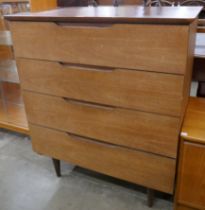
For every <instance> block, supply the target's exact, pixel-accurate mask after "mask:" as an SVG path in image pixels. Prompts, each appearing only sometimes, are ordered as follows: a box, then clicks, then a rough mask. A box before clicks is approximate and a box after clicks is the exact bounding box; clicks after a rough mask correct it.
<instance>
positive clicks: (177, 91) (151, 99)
mask: <svg viewBox="0 0 205 210" xmlns="http://www.w3.org/2000/svg"><path fill="white" fill-rule="evenodd" d="M18 69H19V73H20V77H21V84H22V88H23V89H25V90H30V91H35V92H40V93H46V94H50V95H56V96H61V97H68V98H74V99H77V100H84V101H91V102H95V103H100V104H105V105H113V106H117V107H126V108H132V109H137V110H142V111H148V112H155V113H161V114H168V115H172V116H180V114H181V110H182V106H183V102H182V99H183V80H184V76H180V75H170V74H164V73H154V72H145V71H135V70H134V71H133V70H126V69H117V68H97V67H93V66H77V65H75V66H73V65H66V64H60V63H58V62H46V61H38V60H30V59H18Z"/></svg>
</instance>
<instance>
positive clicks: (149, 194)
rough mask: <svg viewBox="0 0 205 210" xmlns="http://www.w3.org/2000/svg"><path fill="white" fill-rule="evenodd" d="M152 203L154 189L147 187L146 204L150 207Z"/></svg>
mask: <svg viewBox="0 0 205 210" xmlns="http://www.w3.org/2000/svg"><path fill="white" fill-rule="evenodd" d="M153 204H154V190H152V189H150V188H147V205H148V206H149V207H152V206H153Z"/></svg>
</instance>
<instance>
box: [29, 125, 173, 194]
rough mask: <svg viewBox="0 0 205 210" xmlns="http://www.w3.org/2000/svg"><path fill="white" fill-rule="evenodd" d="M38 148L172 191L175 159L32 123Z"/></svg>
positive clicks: (102, 170)
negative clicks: (96, 140)
mask: <svg viewBox="0 0 205 210" xmlns="http://www.w3.org/2000/svg"><path fill="white" fill-rule="evenodd" d="M30 129H31V136H32V144H33V148H34V150H35V151H36V152H38V153H40V154H44V155H48V156H51V157H54V158H57V159H61V160H65V161H69V162H71V163H73V164H76V165H79V166H81V167H85V168H89V169H92V170H95V171H98V172H101V173H104V174H107V175H111V176H114V177H117V178H120V179H124V180H128V181H131V182H134V183H137V184H140V185H144V186H146V187H150V188H153V189H156V190H160V191H163V192H168V193H172V192H173V185H174V176H175V160H174V159H170V158H166V157H161V156H157V155H153V154H149V153H145V152H140V151H134V150H130V149H126V148H122V147H118V146H113V145H108V144H105V143H100V142H95V141H92V140H88V139H85V138H80V137H76V136H74V135H69V134H67V133H65V132H59V131H54V130H51V129H47V128H41V127H39V126H34V125H30Z"/></svg>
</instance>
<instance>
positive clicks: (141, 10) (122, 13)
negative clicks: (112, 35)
mask: <svg viewBox="0 0 205 210" xmlns="http://www.w3.org/2000/svg"><path fill="white" fill-rule="evenodd" d="M201 10H202V7H143V6H119V7H113V6H99V7H69V8H58V9H55V10H50V11H44V12H36V13H19V14H14V15H8V16H6V19H8V20H10V21H56V22H61V21H62V22H65V21H67V22H95V23H96V22H98V23H102V22H106V23H159V24H163V23H166V24H189V23H190V22H192V21H193V20H195V19H196V18H197V17H198V15H199V12H200V11H201Z"/></svg>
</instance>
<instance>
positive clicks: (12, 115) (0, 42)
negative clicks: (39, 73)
mask: <svg viewBox="0 0 205 210" xmlns="http://www.w3.org/2000/svg"><path fill="white" fill-rule="evenodd" d="M5 2H6V3H5ZM27 10H28V1H25V0H24V1H22V0H19V1H17V0H10V1H8V0H7V1H0V12H1V24H0V93H1V94H0V128H6V129H9V130H13V131H17V132H21V133H28V124H27V118H26V114H25V109H24V103H23V99H22V96H21V91H20V84H19V78H18V72H17V67H16V63H15V60H14V55H13V47H12V40H11V34H10V31H9V30H8V27H7V24H6V22H5V20H4V18H3V15H4V14H11V13H16V12H23V11H27Z"/></svg>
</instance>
